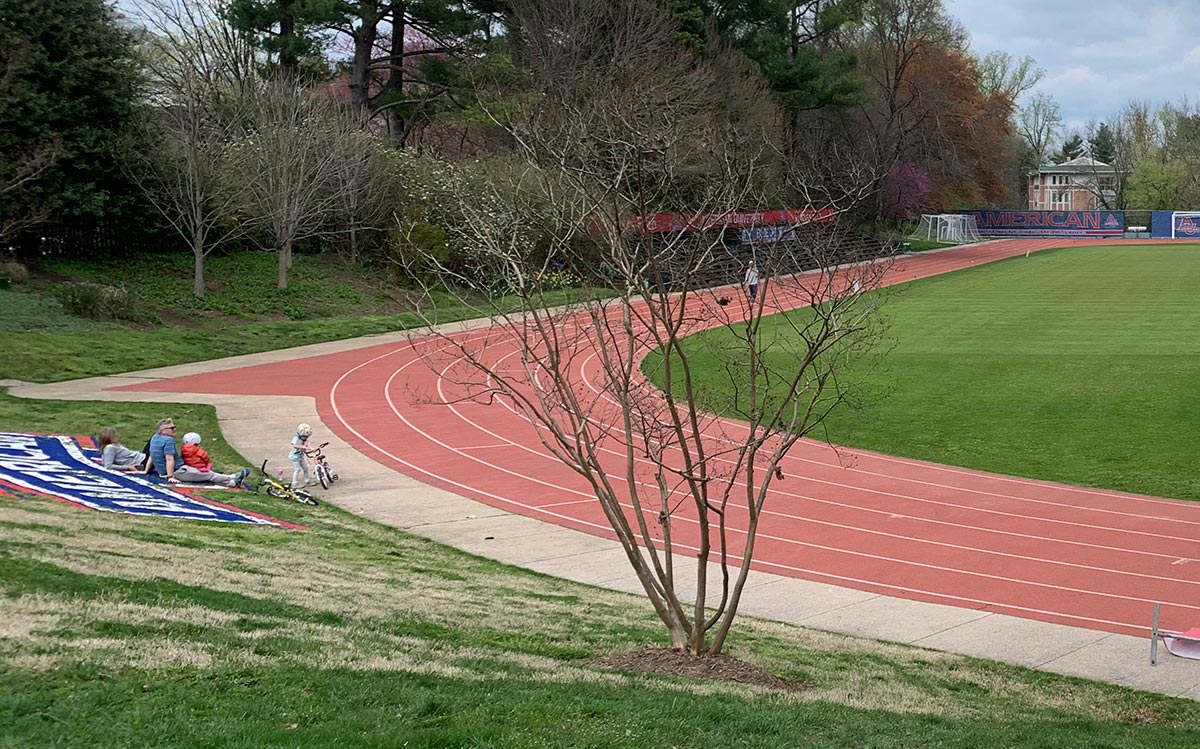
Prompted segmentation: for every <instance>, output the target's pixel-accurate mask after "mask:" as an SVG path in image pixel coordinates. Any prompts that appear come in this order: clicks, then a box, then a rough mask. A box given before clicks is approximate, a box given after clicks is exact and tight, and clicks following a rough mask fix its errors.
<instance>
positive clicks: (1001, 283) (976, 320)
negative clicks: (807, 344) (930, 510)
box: [645, 244, 1200, 499]
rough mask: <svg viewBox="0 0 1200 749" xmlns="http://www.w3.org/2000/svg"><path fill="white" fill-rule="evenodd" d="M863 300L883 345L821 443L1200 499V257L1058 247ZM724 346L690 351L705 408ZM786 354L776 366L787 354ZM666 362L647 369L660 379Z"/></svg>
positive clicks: (1198, 249) (855, 373)
mask: <svg viewBox="0 0 1200 749" xmlns="http://www.w3.org/2000/svg"><path fill="white" fill-rule="evenodd" d="M863 303H867V304H869V303H877V304H880V305H881V309H882V310H883V315H884V318H885V319H886V330H885V332H884V335H883V339H882V341H881V342H880V343H879V345H878V346H876V347H875V349H874V351H873V352H872V353H871V354H869V355H865V356H861V357H859V358H857V359H855V360H854V361H853V362H852V363H851V364H849V365H848V366H847V367H846V368H845V370H844V371H843V374H842V380H843V381H844V382H850V383H852V384H853V385H854V386H855V392H856V397H855V399H854V401H853V403H852V404H850V405H845V406H844V407H839V408H838V409H837V410H835V412H834V413H833V415H832V416H831V417H830V418H829V419H828V421H827V422H826V424H825V425H824V428H823V429H820V430H817V432H816V433H814V436H821V437H825V438H828V439H829V440H830V441H832V442H834V443H837V444H842V445H847V446H853V447H861V448H867V449H871V450H877V451H880V452H884V453H889V454H894V455H902V456H907V457H912V458H919V459H923V460H930V461H936V462H940V463H948V464H953V465H958V466H966V467H969V468H977V469H983V470H987V471H995V472H998V473H1005V474H1012V475H1019V476H1029V477H1035V478H1042V479H1052V480H1057V481H1064V482H1068V483H1072V484H1079V485H1085V486H1096V487H1106V488H1112V489H1120V490H1125V491H1132V492H1140V493H1145V494H1153V495H1159V496H1171V497H1183V498H1187V499H1200V471H1196V470H1195V465H1196V462H1197V456H1198V455H1200V246H1196V245H1135V244H1130V245H1120V246H1106V247H1074V248H1065V249H1058V250H1048V251H1043V252H1038V253H1035V254H1033V255H1031V256H1030V257H1028V258H1026V257H1023V256H1022V257H1016V258H1012V259H1009V260H1004V261H1001V262H996V263H992V264H989V265H983V266H977V267H973V268H968V269H966V270H962V271H959V272H956V273H950V274H946V275H943V276H937V277H933V278H927V279H923V280H920V281H914V282H912V283H908V284H904V285H902V286H897V287H893V288H889V289H883V290H881V291H878V292H875V294H874V295H872V297H871V298H868V299H864V300H863ZM791 314H796V315H805V314H808V313H806V312H805V311H802V310H801V311H797V312H794V313H791ZM764 326H765V334H767V335H773V334H775V333H776V332H778V333H783V332H784V331H787V330H790V327H787V326H785V325H784V321H783V320H771V321H764ZM773 329H774V330H773ZM728 335H729V332H728V331H727V330H725V329H716V330H713V331H709V332H708V333H705V334H703V335H701V336H696V337H695V338H694V339H692V340H691V341H690V342H689V344H688V345H689V350H690V351H691V353H692V354H693V355H694V357H695V358H694V360H693V362H692V363H693V366H694V367H695V371H696V376H697V378H698V381H699V382H701V383H702V385H703V387H704V388H705V390H706V391H707V392H708V394H709V397H708V399H707V401H706V402H707V403H710V404H721V403H729V402H730V401H729V399H730V398H731V393H729V388H728V382H729V377H728V375H727V374H726V373H725V368H724V365H723V364H722V363H721V362H720V361H718V358H717V357H716V356H714V355H711V354H710V353H709V352H710V351H714V350H719V349H720V347H719V346H716V345H710V344H713V343H719V338H720V337H722V336H728ZM713 337H716V338H717V339H718V340H717V341H714V340H713ZM783 348H784V347H780V348H779V350H778V351H777V352H776V353H774V354H772V355H774V356H780V357H782V356H790V355H791V354H790V353H785V352H784V351H783ZM660 361H661V358H660V357H659V356H657V355H655V356H651V357H649V358H648V359H647V361H646V364H645V369H646V371H647V373H648V374H649V375H650V376H651V377H652V378H655V377H656V374H655V373H656V371H657V368H658V366H659V362H660ZM715 407H716V408H717V409H718V410H723V411H725V412H726V413H729V414H730V415H735V411H734V410H733V409H732V408H722V407H721V406H720V405H717V406H715Z"/></svg>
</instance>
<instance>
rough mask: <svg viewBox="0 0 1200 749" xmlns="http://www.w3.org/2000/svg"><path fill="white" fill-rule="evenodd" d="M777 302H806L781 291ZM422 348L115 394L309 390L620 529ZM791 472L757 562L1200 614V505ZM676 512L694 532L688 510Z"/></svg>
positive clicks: (1173, 624) (342, 414) (793, 457)
mask: <svg viewBox="0 0 1200 749" xmlns="http://www.w3.org/2000/svg"><path fill="white" fill-rule="evenodd" d="M1063 244H1064V242H1063V241H1062V240H1024V241H1017V240H1012V241H1004V242H991V243H987V244H983V245H975V246H971V247H963V248H956V249H954V250H949V251H943V252H938V253H930V254H924V255H915V256H911V257H905V258H902V259H900V260H898V261H897V262H896V263H895V264H894V265H892V266H891V267H890V268H889V270H888V271H887V273H886V277H885V283H887V284H895V283H903V282H905V281H909V280H912V279H915V278H922V277H926V276H931V275H936V274H939V273H945V272H949V271H953V270H958V269H961V268H964V267H967V266H969V265H972V264H981V263H986V262H991V261H994V260H999V259H1003V258H1006V257H1011V256H1013V255H1018V254H1024V253H1026V252H1028V251H1030V250H1039V249H1046V248H1048V247H1060V246H1063ZM1067 244H1069V242H1068V243H1067ZM1086 244H1088V245H1095V244H1101V243H1099V242H1096V241H1094V240H1088V241H1087V242H1086ZM770 302H771V306H778V307H779V308H787V307H791V306H796V305H797V304H799V303H801V302H800V300H799V299H798V298H785V297H784V296H783V295H782V292H781V293H780V295H779V296H776V297H773V298H772V299H771V300H770ZM463 335H464V336H465V337H467V338H470V339H472V340H474V341H476V342H478V345H477V349H478V350H479V351H482V352H484V353H485V355H486V356H487V357H488V359H489V361H491V362H495V363H497V364H499V365H504V364H506V363H507V362H508V361H512V362H513V364H514V365H516V364H519V352H518V350H517V348H516V347H515V346H514V345H512V343H511V342H506V341H505V340H503V339H502V338H498V337H497V333H496V331H495V330H490V329H482V330H479V331H473V332H469V333H465V334H463ZM428 353H429V349H427V348H423V347H419V346H413V345H412V344H408V343H388V344H381V345H376V346H370V347H366V348H360V349H355V350H352V351H344V352H339V353H335V354H327V355H321V356H313V357H310V358H307V359H305V360H303V363H302V364H297V363H296V362H295V361H290V362H283V363H274V364H264V365H258V366H252V367H244V368H240V369H234V370H227V371H222V372H214V373H211V374H203V375H194V376H189V377H181V378H177V379H171V380H161V381H156V382H150V383H143V384H138V385H131V386H125V387H122V388H118V389H120V390H153V391H160V392H172V393H225V394H246V395H307V396H312V397H313V398H315V400H316V403H317V409H318V412H319V413H320V416H321V419H322V420H323V421H324V422H325V424H327V425H328V426H329V427H330V428H331V429H332V430H333V431H335V432H336V433H337V434H338V436H339V437H341V438H342V439H344V440H346V441H347V442H348V443H350V444H351V445H353V446H354V447H356V448H357V449H358V450H360V451H362V452H363V453H364V454H366V455H368V456H370V457H372V458H373V459H375V460H377V461H379V462H380V463H382V464H383V465H386V466H388V467H390V468H393V469H395V470H398V471H400V472H401V473H404V474H407V475H409V476H412V477H414V478H416V479H418V480H421V481H423V482H426V483H429V484H432V485H435V486H438V487H441V488H443V489H447V490H449V491H452V492H455V493H457V494H460V495H464V496H467V497H471V498H473V499H476V500H478V501H481V502H484V503H486V504H489V505H493V506H495V507H499V508H502V509H505V510H509V511H512V512H516V513H520V514H523V515H528V516H530V517H534V518H538V519H541V520H545V521H548V522H552V523H557V524H559V525H564V526H568V527H571V528H575V529H578V530H581V531H585V532H588V533H592V534H594V535H600V536H609V537H611V536H612V531H611V530H610V529H609V527H608V524H607V522H606V520H605V519H604V517H603V514H602V513H601V511H600V508H599V506H598V504H597V502H596V501H595V500H594V499H593V498H592V495H591V494H590V491H589V488H588V486H587V484H586V483H585V482H584V481H583V480H582V479H581V478H580V477H579V476H578V475H577V474H575V473H574V472H572V471H570V470H569V469H567V468H566V467H565V466H563V465H562V464H561V463H559V462H558V461H557V460H556V459H554V458H552V457H550V456H549V455H548V454H547V453H546V451H545V449H544V448H542V447H541V445H540V444H539V442H538V440H537V437H536V435H535V433H534V430H533V429H532V427H531V426H530V424H529V422H528V421H527V420H526V419H525V418H524V417H523V416H521V415H520V414H519V413H518V412H516V411H515V410H514V408H513V407H512V405H511V404H506V403H504V402H501V401H500V400H497V401H496V402H494V403H493V404H491V405H483V404H480V403H477V402H472V401H470V400H461V399H459V398H458V397H456V396H455V393H458V392H459V390H458V388H457V387H456V385H455V381H454V380H455V378H454V377H453V376H452V375H450V374H449V373H450V371H451V370H452V368H453V364H454V363H453V361H451V360H449V359H448V360H447V362H445V363H442V362H439V363H437V364H433V363H432V361H431V360H427V359H423V356H424V355H427V354H428ZM572 368H573V369H572V375H573V376H574V377H575V378H576V381H577V382H578V387H579V388H580V389H581V391H583V390H590V391H591V392H593V393H596V392H598V390H599V389H598V387H597V386H596V385H595V383H594V382H593V378H595V377H596V376H597V374H598V367H597V365H596V362H595V359H594V356H589V355H588V352H587V351H583V352H580V355H578V356H577V357H576V358H575V359H574V360H573V364H572ZM719 425H720V428H721V429H736V428H737V425H736V422H727V421H725V422H719ZM783 470H784V472H785V474H786V475H787V477H788V478H787V480H786V481H782V482H779V481H777V482H774V483H773V484H772V490H771V492H770V498H769V499H768V500H767V502H766V505H765V508H766V512H765V514H764V517H763V520H762V523H761V524H760V529H759V538H758V543H757V547H756V553H755V560H754V563H753V566H754V567H755V568H756V569H760V570H763V571H766V572H772V573H776V574H780V575H787V576H793V577H799V578H804V579H807V580H814V581H818V582H825V583H830V584H834V585H841V586H846V587H851V588H856V589H859V590H865V591H871V592H876V593H880V594H884V595H890V596H898V597H903V598H911V599H916V600H921V601H929V602H933V603H940V604H948V605H953V606H961V607H965V608H972V609H980V610H987V611H992V612H997V613H1002V614H1008V615H1012V616H1019V617H1025V618H1030V619H1039V620H1043V621H1049V622H1057V623H1061V624H1067V625H1071V626H1077V627H1085V628H1089V629H1097V630H1104V631H1110V632H1121V633H1126V634H1144V633H1145V630H1146V629H1147V627H1148V626H1149V623H1150V615H1151V607H1152V604H1153V603H1154V602H1161V603H1163V604H1164V606H1163V622H1162V626H1163V627H1164V628H1167V629H1175V630H1180V629H1186V628H1188V627H1190V626H1193V625H1195V624H1197V623H1200V503H1189V502H1182V501H1177V500H1169V499H1160V498H1155V497H1145V496H1138V495H1131V494H1125V493H1120V492H1113V491H1104V490H1095V489H1085V488H1080V487H1073V486H1066V485H1062V484H1054V483H1049V482H1045V481H1034V480H1030V479H1023V478H1017V477H1010V476H1000V475H993V474H986V473H980V472H978V471H971V470H966V469H962V468H955V467H951V466H942V465H936V464H931V463H924V462H920V461H915V460H909V459H905V458H897V457H892V456H887V455H880V454H876V453H870V452H865V451H857V450H854V451H851V450H846V449H844V448H843V449H838V450H836V451H835V450H834V449H833V448H831V447H829V446H828V445H825V444H822V443H819V442H815V441H808V440H804V441H801V442H800V443H798V444H797V445H796V447H795V448H794V449H793V450H792V452H791V453H789V455H788V457H787V458H786V460H785V463H784V464H783ZM676 523H677V524H679V523H682V524H685V525H686V524H688V523H691V524H692V525H693V526H694V522H693V521H691V520H689V519H688V518H687V517H686V516H684V517H682V518H680V519H679V520H677V521H676ZM676 527H677V528H679V525H677V526H676ZM743 527H744V525H743ZM693 531H694V527H693ZM692 535H693V539H694V537H695V535H696V534H695V533H693V534H692ZM684 537H685V539H686V532H685V533H684ZM735 540H736V539H735ZM684 548H689V547H686V546H685V547H684Z"/></svg>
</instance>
